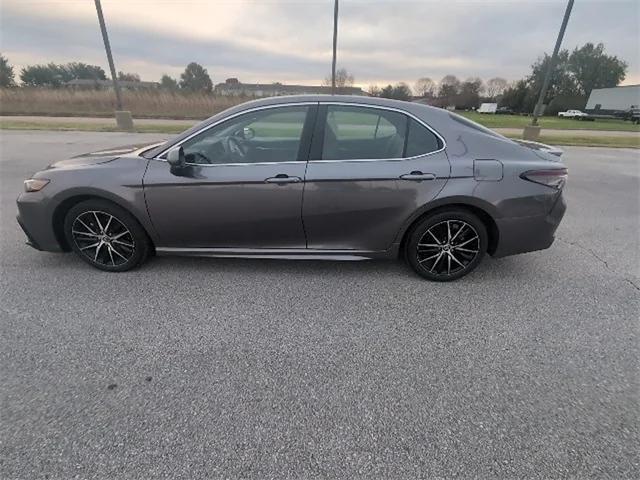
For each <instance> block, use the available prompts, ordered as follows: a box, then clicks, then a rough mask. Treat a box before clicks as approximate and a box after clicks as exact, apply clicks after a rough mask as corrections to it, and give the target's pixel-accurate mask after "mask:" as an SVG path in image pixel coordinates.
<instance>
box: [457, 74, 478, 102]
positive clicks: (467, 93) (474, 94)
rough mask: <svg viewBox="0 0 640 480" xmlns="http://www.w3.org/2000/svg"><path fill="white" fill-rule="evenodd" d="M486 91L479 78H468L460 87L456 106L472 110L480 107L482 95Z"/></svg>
mask: <svg viewBox="0 0 640 480" xmlns="http://www.w3.org/2000/svg"><path fill="white" fill-rule="evenodd" d="M483 90H484V86H483V84H482V80H481V79H480V78H478V77H475V78H468V79H467V80H465V81H464V82H463V83H462V84H461V85H460V93H459V94H458V95H457V98H456V100H455V105H456V107H458V108H464V109H471V108H478V107H479V106H480V94H481V93H482V91H483Z"/></svg>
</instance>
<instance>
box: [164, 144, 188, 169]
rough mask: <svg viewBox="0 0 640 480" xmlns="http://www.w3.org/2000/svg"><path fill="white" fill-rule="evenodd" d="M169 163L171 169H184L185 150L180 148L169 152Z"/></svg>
mask: <svg viewBox="0 0 640 480" xmlns="http://www.w3.org/2000/svg"><path fill="white" fill-rule="evenodd" d="M167 162H168V163H169V165H171V169H174V168H182V167H184V166H185V159H184V149H183V148H182V147H178V148H174V149H172V150H169V153H167Z"/></svg>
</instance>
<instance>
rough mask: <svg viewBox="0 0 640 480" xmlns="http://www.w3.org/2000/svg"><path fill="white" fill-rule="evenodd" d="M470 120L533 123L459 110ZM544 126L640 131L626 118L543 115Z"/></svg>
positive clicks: (489, 123)
mask: <svg viewBox="0 0 640 480" xmlns="http://www.w3.org/2000/svg"><path fill="white" fill-rule="evenodd" d="M457 113H459V114H460V115H463V116H465V117H467V118H468V119H469V120H473V121H474V122H478V123H479V124H481V125H484V126H485V127H488V128H523V127H524V126H525V125H529V124H530V123H531V117H523V116H521V115H494V114H487V113H484V114H483V113H477V112H457ZM539 125H540V126H541V127H542V128H552V129H554V130H617V131H622V132H640V125H634V124H632V123H631V122H625V121H624V120H595V121H593V122H584V121H581V120H572V119H569V118H560V117H542V118H540V120H539Z"/></svg>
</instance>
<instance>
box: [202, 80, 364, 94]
mask: <svg viewBox="0 0 640 480" xmlns="http://www.w3.org/2000/svg"><path fill="white" fill-rule="evenodd" d="M337 90H338V93H340V94H343V95H366V93H365V92H364V91H363V90H362V89H361V88H358V87H342V88H339V89H337ZM214 93H215V94H216V95H221V96H223V97H240V96H245V97H277V96H279V95H316V94H323V93H331V87H324V86H314V85H284V84H282V83H242V82H240V81H239V80H238V79H237V78H228V79H227V80H226V81H225V82H224V83H219V84H217V85H216V87H215V89H214Z"/></svg>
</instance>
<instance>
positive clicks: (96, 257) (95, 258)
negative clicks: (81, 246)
mask: <svg viewBox="0 0 640 480" xmlns="http://www.w3.org/2000/svg"><path fill="white" fill-rule="evenodd" d="M102 245H104V243H103V242H100V243H99V244H98V247H97V248H96V255H95V256H94V257H93V261H94V262H97V261H98V254H99V253H100V248H101V247H102Z"/></svg>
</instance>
